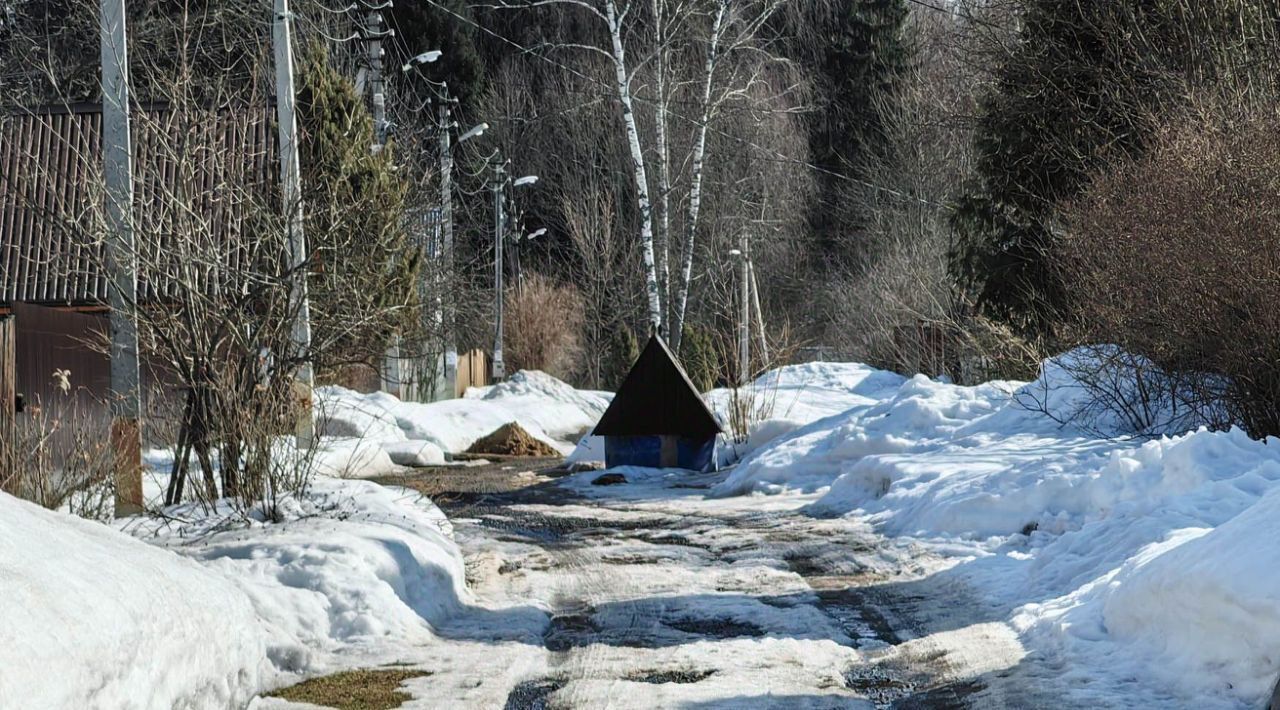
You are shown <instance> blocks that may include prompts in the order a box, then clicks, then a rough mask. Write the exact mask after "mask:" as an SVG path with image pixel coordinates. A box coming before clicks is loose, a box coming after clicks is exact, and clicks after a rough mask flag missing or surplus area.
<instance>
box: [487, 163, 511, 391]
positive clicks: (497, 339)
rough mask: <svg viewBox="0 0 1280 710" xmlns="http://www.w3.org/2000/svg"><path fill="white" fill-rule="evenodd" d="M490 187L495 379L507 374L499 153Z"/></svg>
mask: <svg viewBox="0 0 1280 710" xmlns="http://www.w3.org/2000/svg"><path fill="white" fill-rule="evenodd" d="M490 187H491V189H492V190H493V314H494V318H493V320H494V338H493V379H494V380H495V381H497V380H501V379H503V378H505V377H506V376H507V369H506V364H505V363H504V362H503V360H502V326H503V322H502V317H503V303H502V300H503V298H502V296H503V293H502V291H503V285H502V251H503V245H504V243H505V242H506V231H507V219H506V215H505V214H503V208H504V207H505V205H504V201H505V199H506V166H505V165H504V164H503V161H502V154H501V153H498V154H497V155H495V156H494V160H493V184H492V185H491V186H490Z"/></svg>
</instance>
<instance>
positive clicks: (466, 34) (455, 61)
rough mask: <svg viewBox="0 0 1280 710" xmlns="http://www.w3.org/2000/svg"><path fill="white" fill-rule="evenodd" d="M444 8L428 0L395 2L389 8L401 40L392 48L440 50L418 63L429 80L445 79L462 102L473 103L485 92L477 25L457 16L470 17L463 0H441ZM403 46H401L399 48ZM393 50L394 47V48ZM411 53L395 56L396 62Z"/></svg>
mask: <svg viewBox="0 0 1280 710" xmlns="http://www.w3.org/2000/svg"><path fill="white" fill-rule="evenodd" d="M441 4H442V5H444V6H445V7H446V8H447V10H445V9H441V8H439V7H436V6H435V5H432V4H430V3H411V2H402V3H396V4H395V5H394V6H392V9H391V20H390V21H391V23H392V27H393V28H394V29H395V30H396V33H397V34H398V35H399V36H400V39H401V40H402V41H400V42H395V43H393V47H394V50H399V51H404V50H407V51H409V52H412V53H413V54H415V55H416V54H418V53H421V52H427V51H432V50H439V51H440V52H442V53H443V54H442V56H441V57H440V59H439V60H438V61H436V62H433V63H431V64H428V65H425V66H422V67H419V69H418V71H422V72H424V73H425V74H426V75H427V78H429V79H431V80H432V81H438V82H445V83H447V84H448V85H449V91H450V92H451V93H452V95H453V96H454V97H455V98H457V99H458V101H459V103H460V104H461V105H462V106H474V105H475V104H474V103H473V102H474V101H475V100H476V99H478V98H479V96H480V95H481V94H482V93H483V92H484V88H485V84H486V75H485V63H484V60H483V58H482V57H481V56H480V52H479V49H478V47H477V45H476V29H475V26H474V25H471V24H468V23H466V22H464V21H463V20H461V19H459V18H458V17H457V16H455V15H453V14H450V13H451V12H452V13H457V15H460V16H462V17H465V18H471V17H472V12H471V8H470V7H469V6H468V5H467V3H466V2H465V0H442V1H441ZM401 48H404V49H401ZM394 50H393V51H394ZM409 59H410V56H394V57H393V60H394V61H395V62H396V64H397V65H400V64H403V63H405V62H406V61H408V60H409Z"/></svg>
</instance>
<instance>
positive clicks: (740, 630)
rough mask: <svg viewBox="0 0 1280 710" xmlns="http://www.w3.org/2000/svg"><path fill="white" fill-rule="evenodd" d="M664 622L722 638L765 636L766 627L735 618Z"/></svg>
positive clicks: (670, 620)
mask: <svg viewBox="0 0 1280 710" xmlns="http://www.w3.org/2000/svg"><path fill="white" fill-rule="evenodd" d="M662 624H663V626H667V627H670V628H673V629H676V630H677V631H683V632H685V633H686V634H694V635H696V636H701V637H703V638H707V639H716V640H722V639H732V638H742V637H744V636H764V629H761V628H760V627H759V626H756V625H755V624H748V623H747V622H745V621H736V620H734V619H720V618H714V617H712V618H696V617H690V618H685V619H663V620H662Z"/></svg>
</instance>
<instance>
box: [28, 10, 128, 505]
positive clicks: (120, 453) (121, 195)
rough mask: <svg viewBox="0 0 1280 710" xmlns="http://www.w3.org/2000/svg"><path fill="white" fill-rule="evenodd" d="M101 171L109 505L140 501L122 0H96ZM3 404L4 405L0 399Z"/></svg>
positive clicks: (126, 46)
mask: <svg viewBox="0 0 1280 710" xmlns="http://www.w3.org/2000/svg"><path fill="white" fill-rule="evenodd" d="M101 11H102V15H101V21H102V160H103V167H102V174H103V180H104V182H105V183H106V217H107V235H106V242H105V247H106V249H105V253H106V268H107V278H108V282H109V288H108V291H107V304H108V305H109V306H110V308H111V316H110V328H111V393H112V402H111V444H112V447H111V448H112V452H113V459H112V468H113V470H114V473H115V479H116V510H117V512H121V513H130V512H137V511H140V510H141V509H142V429H141V417H142V397H141V388H140V385H139V380H140V372H139V370H140V368H139V366H138V326H137V322H136V321H135V320H134V316H135V315H136V308H137V295H138V259H137V248H136V241H135V238H134V233H133V214H132V213H133V146H132V139H131V136H130V132H129V50H128V43H127V41H126V40H127V38H126V29H125V0H102V7H101ZM4 406H9V405H8V403H5V405H4Z"/></svg>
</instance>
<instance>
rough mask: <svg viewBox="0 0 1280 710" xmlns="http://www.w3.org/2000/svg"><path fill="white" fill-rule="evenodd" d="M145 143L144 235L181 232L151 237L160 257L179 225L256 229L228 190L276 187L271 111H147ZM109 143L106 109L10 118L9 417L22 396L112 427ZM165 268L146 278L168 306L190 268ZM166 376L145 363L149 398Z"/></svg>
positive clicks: (1, 157)
mask: <svg viewBox="0 0 1280 710" xmlns="http://www.w3.org/2000/svg"><path fill="white" fill-rule="evenodd" d="M133 134H134V136H133V143H134V181H135V195H134V219H135V224H136V225H137V228H138V229H139V230H148V233H149V234H159V235H169V236H162V238H161V240H160V241H159V242H156V240H152V243H159V244H160V249H161V250H163V249H164V245H165V244H166V243H167V242H164V241H163V239H170V238H172V239H176V238H180V237H178V236H177V235H179V234H181V233H182V232H181V230H178V229H174V228H173V227H172V222H171V220H174V219H177V218H178V217H177V216H176V215H185V216H186V217H187V218H191V217H193V216H194V218H196V219H199V220H202V221H206V222H205V223H206V224H207V225H208V228H207V229H206V231H207V232H208V234H210V235H211V238H212V239H219V238H224V239H225V238H226V236H227V235H229V234H230V233H232V232H233V231H235V230H244V229H248V228H249V227H248V226H246V218H245V211H246V207H245V206H244V205H243V204H240V203H239V202H238V201H237V199H235V197H234V195H232V194H228V193H229V192H231V193H237V192H238V193H243V192H245V191H246V190H245V189H244V188H245V187H246V186H248V187H251V188H253V189H255V190H258V191H259V192H260V193H261V194H272V191H274V190H275V189H276V188H275V186H276V184H277V183H278V181H277V178H276V175H277V168H276V145H275V124H274V117H273V111H272V110H271V109H269V108H259V109H244V110H239V111H231V110H219V111H204V112H200V113H198V114H192V113H184V114H178V113H175V112H171V111H169V110H168V109H166V108H165V107H163V106H160V107H156V106H152V107H143V108H142V109H141V110H139V111H136V112H135V121H134V125H133ZM101 144H102V112H101V107H100V106H99V105H78V106H73V107H69V108H62V109H53V110H42V111H29V112H22V113H14V114H9V115H0V399H2V401H0V407H3V408H4V411H5V412H6V414H8V416H10V417H12V416H13V413H14V411H15V409H16V407H15V403H14V400H15V398H16V396H17V395H19V394H20V395H22V399H23V400H24V402H25V405H26V407H27V408H28V411H29V409H30V408H32V407H45V408H49V407H53V406H58V407H62V408H72V407H74V408H75V409H76V412H75V416H76V417H77V419H80V420H84V419H86V418H87V419H93V418H95V417H100V418H102V419H103V420H104V421H105V420H106V419H108V414H107V412H106V406H105V404H104V402H105V399H106V395H107V394H108V392H107V389H108V386H109V383H110V362H109V360H108V358H107V355H106V354H105V348H103V347H99V346H98V345H97V343H98V342H103V341H104V340H105V335H104V334H105V332H106V329H107V318H106V306H105V304H106V301H107V280H106V277H105V275H104V274H103V272H102V269H101V264H102V251H101V250H102V242H101V240H100V239H98V238H96V237H95V235H100V234H101V233H102V222H103V205H104V197H103V192H102V181H101V172H102V145H101ZM226 185H234V186H236V187H238V188H240V189H238V190H232V191H228V190H225V189H223V186H226ZM273 199H274V198H273ZM153 263H155V264H163V265H164V268H163V270H162V271H161V272H160V273H151V272H143V273H139V274H138V298H139V302H140V304H141V305H143V306H144V307H147V308H164V307H165V299H164V293H165V289H166V283H167V280H168V279H169V278H171V274H170V273H169V271H170V270H176V269H179V268H183V267H184V265H181V264H177V263H166V260H165V259H163V258H160V259H154V260H153ZM187 266H188V267H189V265H187ZM204 268H206V269H207V268H217V267H216V266H209V265H205V266H204ZM197 271H199V269H197ZM175 273H176V271H175ZM195 278H196V279H197V280H199V279H201V278H202V276H201V274H200V273H197V274H196V276H195ZM157 370H158V368H157V367H156V366H155V364H154V363H150V364H149V363H146V362H144V363H143V387H144V393H146V392H148V391H150V392H154V391H156V390H157V389H163V384H162V382H160V380H163V379H164V378H163V377H162V376H157ZM55 373H63V375H64V376H63V377H59V376H55ZM67 383H69V384H70V386H71V387H70V390H71V391H70V392H68V391H65V390H66V384H67ZM18 416H21V415H18ZM4 422H5V419H4V417H0V425H3V424H4ZM68 433H70V432H68ZM53 443H54V444H55V445H56V443H57V442H56V441H55V442H53Z"/></svg>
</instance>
